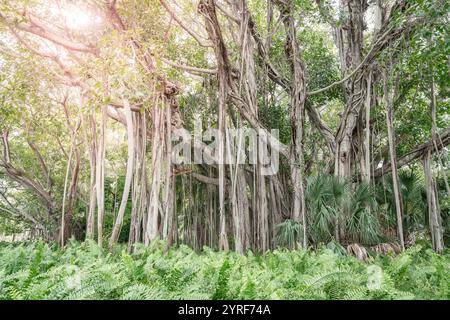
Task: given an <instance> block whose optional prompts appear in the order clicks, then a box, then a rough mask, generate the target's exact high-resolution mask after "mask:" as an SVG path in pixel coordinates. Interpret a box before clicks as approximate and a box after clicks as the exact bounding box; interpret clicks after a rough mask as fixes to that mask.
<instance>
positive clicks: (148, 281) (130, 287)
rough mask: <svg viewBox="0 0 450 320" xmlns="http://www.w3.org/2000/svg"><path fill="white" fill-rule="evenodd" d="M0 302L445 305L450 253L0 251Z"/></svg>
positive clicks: (5, 247) (35, 246)
mask: <svg viewBox="0 0 450 320" xmlns="http://www.w3.org/2000/svg"><path fill="white" fill-rule="evenodd" d="M0 299H447V300H448V299H450V251H449V250H448V249H447V251H446V252H445V253H444V254H442V255H438V254H435V253H434V252H433V251H432V250H431V249H430V248H428V247H427V244H426V243H419V244H416V245H415V246H413V247H411V248H409V249H407V250H406V251H405V252H403V253H401V254H399V255H391V254H388V255H376V256H372V257H369V259H368V260H367V261H365V262H362V261H359V260H357V259H356V258H354V257H352V256H348V255H347V254H345V253H344V252H341V251H338V250H336V249H334V250H331V249H329V248H326V247H323V248H321V249H318V250H317V251H307V252H306V251H303V250H293V251H289V250H285V249H282V250H275V251H271V252H268V253H266V254H264V255H256V254H252V253H251V252H249V253H247V254H246V255H237V254H235V253H231V252H229V253H224V252H215V251H212V250H210V249H208V248H205V249H204V251H202V252H201V253H196V252H194V251H193V250H192V249H190V248H188V247H187V246H181V247H178V248H176V249H171V250H169V252H167V253H164V243H161V242H160V243H155V244H153V245H152V246H151V247H144V246H137V247H136V250H135V253H134V254H132V255H129V254H127V253H126V248H125V247H124V246H120V245H118V246H117V247H115V248H114V250H113V252H112V253H108V252H107V251H106V250H104V249H102V248H100V247H99V246H97V244H95V243H94V242H92V241H87V242H84V243H79V242H70V243H69V244H68V245H67V246H66V248H65V249H64V250H61V249H58V248H57V247H56V246H49V245H48V244H44V243H42V242H34V243H14V244H10V243H0Z"/></svg>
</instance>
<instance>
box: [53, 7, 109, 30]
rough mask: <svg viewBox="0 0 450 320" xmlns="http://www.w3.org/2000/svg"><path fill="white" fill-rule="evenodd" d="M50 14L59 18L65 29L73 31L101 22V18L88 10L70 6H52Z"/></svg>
mask: <svg viewBox="0 0 450 320" xmlns="http://www.w3.org/2000/svg"><path fill="white" fill-rule="evenodd" d="M50 10H51V11H52V14H54V15H56V16H59V17H61V18H62V19H63V20H64V22H65V24H66V27H67V28H69V29H73V30H82V29H87V28H90V27H91V26H93V25H95V24H98V23H100V22H101V17H99V16H97V15H95V14H94V13H92V12H91V11H90V10H89V9H88V8H85V7H82V6H80V5H75V4H70V5H66V6H63V7H61V6H58V7H54V6H52V7H51V9H50Z"/></svg>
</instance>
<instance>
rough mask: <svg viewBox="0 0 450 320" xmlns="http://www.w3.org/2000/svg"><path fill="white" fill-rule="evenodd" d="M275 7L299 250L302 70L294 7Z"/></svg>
mask: <svg viewBox="0 0 450 320" xmlns="http://www.w3.org/2000/svg"><path fill="white" fill-rule="evenodd" d="M277 5H278V7H279V8H280V12H281V14H282V17H283V24H284V28H285V30H286V45H285V54H286V58H287V60H288V62H289V65H290V68H291V76H292V88H291V92H290V107H291V111H290V116H291V130H292V138H291V139H292V144H291V151H290V157H289V162H290V167H291V180H292V185H293V189H294V195H293V200H292V201H293V205H292V213H291V216H292V218H293V219H294V221H296V222H301V223H302V225H303V247H304V248H306V247H307V237H306V205H305V197H304V186H303V174H304V169H305V168H304V160H303V136H304V124H305V99H306V85H305V78H304V73H305V68H304V66H303V61H302V60H301V59H302V56H301V52H300V47H299V44H298V42H297V32H296V27H295V24H294V17H293V6H294V4H293V2H291V1H288V0H278V1H277Z"/></svg>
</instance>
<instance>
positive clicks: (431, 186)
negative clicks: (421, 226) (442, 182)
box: [423, 150, 444, 253]
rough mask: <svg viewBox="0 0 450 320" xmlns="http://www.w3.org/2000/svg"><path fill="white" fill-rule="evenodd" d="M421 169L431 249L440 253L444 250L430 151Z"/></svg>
mask: <svg viewBox="0 0 450 320" xmlns="http://www.w3.org/2000/svg"><path fill="white" fill-rule="evenodd" d="M423 169H424V173H425V185H426V190H427V204H428V221H429V226H430V233H431V240H432V243H433V249H434V250H435V251H436V252H438V253H442V251H443V250H444V233H443V228H442V219H441V213H440V209H439V200H438V195H437V186H436V181H435V179H434V178H433V174H432V172H431V151H430V150H428V152H427V154H426V155H425V157H424V158H423Z"/></svg>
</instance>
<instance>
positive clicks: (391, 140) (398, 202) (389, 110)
mask: <svg viewBox="0 0 450 320" xmlns="http://www.w3.org/2000/svg"><path fill="white" fill-rule="evenodd" d="M383 77H384V104H385V108H386V126H387V131H388V144H389V156H390V159H391V163H392V165H393V166H392V185H393V189H394V200H395V211H396V216H397V234H398V237H399V240H400V246H401V247H402V250H405V240H404V235H403V212H402V211H403V205H402V198H401V191H400V180H399V177H398V172H397V153H396V141H395V130H394V125H393V117H394V112H393V105H392V95H391V94H390V92H389V84H388V76H387V72H386V71H385V72H384V74H383Z"/></svg>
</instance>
